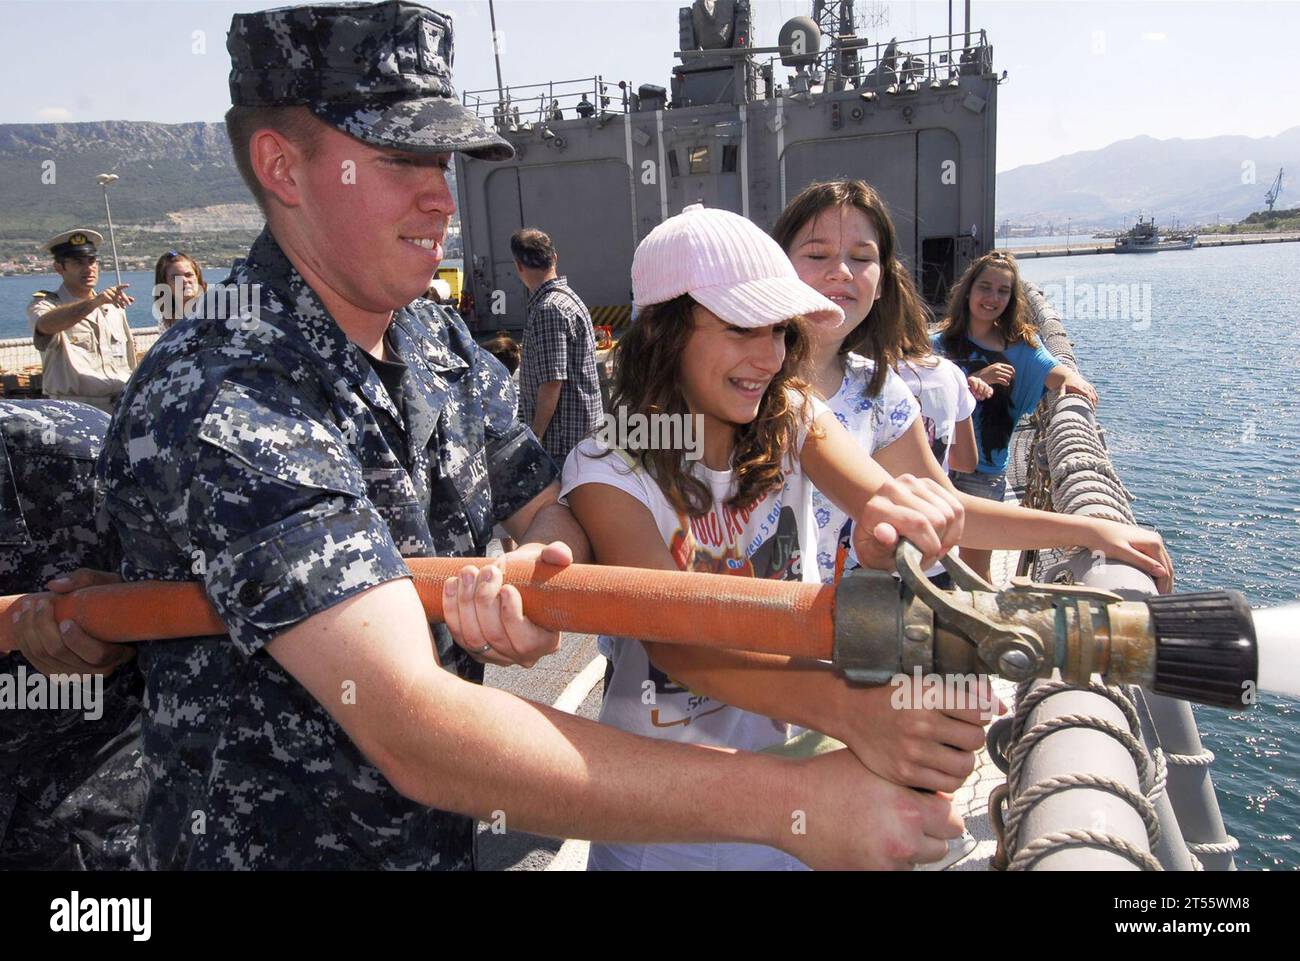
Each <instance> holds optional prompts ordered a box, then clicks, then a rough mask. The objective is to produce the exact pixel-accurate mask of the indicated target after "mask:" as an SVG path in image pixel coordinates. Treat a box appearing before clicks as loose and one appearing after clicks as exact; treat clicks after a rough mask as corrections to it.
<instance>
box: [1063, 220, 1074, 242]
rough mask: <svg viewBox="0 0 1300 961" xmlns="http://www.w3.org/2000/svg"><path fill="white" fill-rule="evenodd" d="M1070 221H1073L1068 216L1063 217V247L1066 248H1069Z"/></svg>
mask: <svg viewBox="0 0 1300 961" xmlns="http://www.w3.org/2000/svg"><path fill="white" fill-rule="evenodd" d="M1072 222H1073V221H1072V218H1070V217H1066V218H1065V249H1066V250H1069V249H1070V224H1071V223H1072Z"/></svg>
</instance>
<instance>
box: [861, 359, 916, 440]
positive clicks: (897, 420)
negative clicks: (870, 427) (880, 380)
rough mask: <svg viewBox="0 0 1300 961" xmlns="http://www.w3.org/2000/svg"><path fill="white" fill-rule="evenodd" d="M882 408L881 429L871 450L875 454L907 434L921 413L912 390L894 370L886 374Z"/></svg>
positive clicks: (881, 393) (882, 392)
mask: <svg viewBox="0 0 1300 961" xmlns="http://www.w3.org/2000/svg"><path fill="white" fill-rule="evenodd" d="M880 408H881V414H882V417H881V421H880V430H879V432H878V433H877V435H876V436H875V437H874V438H873V440H874V443H873V444H872V447H871V451H870V453H873V454H874V453H875V452H876V451H878V450H880V449H881V448H882V447H888V446H889V445H890V444H892V443H893V442H894V441H896V440H898V438H900V437H902V436H903V435H904V434H906V433H907V431H908V429H909V428H910V427H911V426H912V423H913V421H915V420H916V418H917V417H918V416H919V415H920V413H921V408H920V405H918V404H917V402H916V398H915V397H913V396H912V391H911V390H909V389H908V386H907V384H906V383H905V382H904V381H903V378H901V377H899V376H898V375H897V374H896V373H894V372H893V371H892V370H891V371H890V372H889V373H888V374H886V375H885V386H884V387H882V388H881V390H880Z"/></svg>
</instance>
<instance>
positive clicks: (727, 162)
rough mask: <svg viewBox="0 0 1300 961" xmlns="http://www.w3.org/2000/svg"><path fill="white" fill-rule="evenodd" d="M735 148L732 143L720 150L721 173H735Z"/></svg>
mask: <svg viewBox="0 0 1300 961" xmlns="http://www.w3.org/2000/svg"><path fill="white" fill-rule="evenodd" d="M737 152H738V151H737V148H736V145H735V144H734V143H729V144H725V145H724V146H723V148H722V172H723V173H724V174H734V173H735V172H736V155H737Z"/></svg>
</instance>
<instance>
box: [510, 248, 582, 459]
mask: <svg viewBox="0 0 1300 961" xmlns="http://www.w3.org/2000/svg"><path fill="white" fill-rule="evenodd" d="M510 252H511V253H512V254H513V255H514V258H515V269H516V270H517V271H518V272H519V279H520V280H522V281H523V283H524V286H525V287H527V288H528V320H527V326H526V327H525V328H524V343H523V364H522V366H521V367H520V370H519V419H520V420H521V421H523V422H524V423H525V424H529V425H531V426H532V428H533V433H534V434H536V435H537V437H538V438H539V439H540V440H541V442H542V446H543V447H545V448H546V452H547V453H548V454H550V455H551V457H552V458H554V459H555V462H556V464H559V465H561V466H562V465H563V464H564V459H565V458H566V457H568V456H569V451H571V450H572V449H573V448H574V447H575V446H577V443H578V441H580V440H582V438H584V437H585V436H587V434H589V433H591V432H592V431H593V430H595V429H596V428H597V427H598V426H599V424H600V416H601V406H600V381H599V379H598V377H597V375H596V337H595V334H594V332H593V331H592V329H591V314H589V313H588V312H587V307H586V305H585V304H584V303H583V302H582V300H581V299H580V298H579V297H578V295H577V294H575V293H574V292H573V288H571V287H570V286H569V285H568V283H566V281H565V278H564V277H561V276H559V275H558V274H556V271H555V265H556V263H557V261H558V258H557V257H556V255H555V248H554V247H553V246H552V245H551V238H550V237H548V236H547V235H546V234H545V233H543V232H542V231H540V230H537V229H536V228H533V227H529V228H526V229H524V230H520V231H516V232H515V234H514V236H512V237H511V238H510Z"/></svg>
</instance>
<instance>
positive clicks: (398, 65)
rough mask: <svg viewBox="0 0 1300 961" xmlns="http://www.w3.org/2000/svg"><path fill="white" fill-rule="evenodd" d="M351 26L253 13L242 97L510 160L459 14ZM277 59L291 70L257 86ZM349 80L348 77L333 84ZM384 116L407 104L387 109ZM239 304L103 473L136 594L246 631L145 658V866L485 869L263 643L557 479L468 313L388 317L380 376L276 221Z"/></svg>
mask: <svg viewBox="0 0 1300 961" xmlns="http://www.w3.org/2000/svg"><path fill="white" fill-rule="evenodd" d="M344 9H345V8H320V9H313V8H293V9H287V10H277V11H270V12H267V13H260V14H250V15H238V16H236V17H235V18H234V21H233V23H232V27H231V31H230V35H229V41H228V45H229V49H230V52H231V57H232V62H233V70H232V73H231V93H232V100H233V102H234V104H235V105H236V106H241V105H245V106H262V105H282V104H285V103H295V102H302V101H303V100H304V99H307V100H310V101H311V102H312V109H313V111H314V113H315V114H316V115H317V116H319V117H321V118H323V119H326V120H328V121H330V122H332V123H333V124H335V125H336V126H337V127H338V128H340V129H342V130H344V131H347V132H348V133H350V134H356V135H364V136H365V139H366V140H368V141H370V142H372V143H374V142H382V143H390V142H394V141H398V142H401V143H402V145H403V146H404V148H405V149H408V150H415V149H428V148H430V147H436V148H438V150H440V151H448V152H449V151H451V150H453V149H463V150H465V151H466V152H468V153H471V154H473V155H475V156H486V157H500V156H508V155H509V154H510V152H511V151H510V148H509V147H508V145H506V144H504V142H503V141H501V140H499V139H497V138H496V137H495V136H494V135H492V134H490V133H489V132H488V131H486V130H485V129H484V128H483V127H482V125H481V124H477V123H470V122H469V121H468V120H467V115H466V113H465V112H464V111H463V110H462V109H461V108H460V107H459V105H458V104H457V103H456V102H455V100H454V99H452V98H453V97H454V93H453V91H452V89H451V84H450V77H449V73H448V70H449V65H450V61H451V30H450V22H449V20H448V19H447V18H444V17H442V15H440V14H437V13H434V12H432V11H428V10H424V9H423V8H419V7H412V6H411V5H407V4H400V5H399V4H381V5H378V6H377V7H375V8H353V10H350V11H347V13H346V14H344V13H341V12H340V11H342V10H344ZM326 27H327V28H328V29H323V28H326ZM354 55H355V57H356V59H355V61H354V59H353V58H354ZM273 62H288V63H292V64H294V65H295V67H296V68H297V69H296V70H295V71H294V72H292V73H286V72H285V71H284V70H283V69H275V70H272V69H265V67H266V65H267V64H270V63H273ZM354 64H355V66H354ZM340 65H341V66H342V68H344V69H346V70H349V71H350V73H347V74H341V73H339V72H337V71H335V72H331V73H327V72H326V70H327V69H330V68H333V67H338V66H340ZM397 69H400V72H395V70H397ZM384 98H387V99H388V100H389V101H392V100H393V98H397V99H398V100H401V101H404V102H403V103H401V104H398V105H397V106H396V107H394V108H392V109H389V110H388V111H387V113H381V111H382V110H383V109H384V107H383V104H382V103H380V104H378V105H377V104H376V100H377V99H378V100H381V101H382V100H383V99H384ZM414 98H420V99H414ZM429 98H432V99H429ZM365 175H366V174H365V172H364V171H363V172H362V176H365ZM444 229H445V227H444ZM420 255H421V256H423V255H424V252H423V251H421V252H420ZM434 267H436V263H433V264H432V265H431V266H430V268H429V272H428V275H426V277H425V280H426V281H427V276H429V275H432V273H433V269H434ZM227 286H228V287H233V288H234V289H243V290H247V291H254V290H255V291H256V292H257V293H256V298H257V307H256V309H255V310H253V311H250V312H247V313H245V314H244V315H243V316H242V317H234V318H225V319H222V318H211V317H209V318H204V319H203V320H201V321H200V322H199V323H195V324H188V325H185V326H183V327H179V328H176V329H173V330H172V331H170V332H169V333H168V335H167V336H166V337H164V338H163V339H161V340H160V341H159V343H158V344H157V346H155V347H154V348H153V349H152V350H151V351H150V353H149V354H148V355H147V356H146V358H145V361H144V364H143V366H142V368H141V371H140V376H139V377H138V378H137V381H136V382H135V383H134V384H133V389H132V390H131V391H129V392H128V393H127V395H126V397H125V398H124V400H123V410H122V416H121V417H120V419H119V420H118V421H117V422H115V425H114V430H113V432H112V435H111V436H110V438H109V441H108V444H107V450H106V455H105V458H104V467H105V481H106V483H107V484H108V485H109V487H110V488H111V491H110V495H109V508H110V511H111V513H112V515H113V519H114V522H115V524H116V526H117V527H118V529H119V531H120V533H121V535H122V537H123V543H124V549H125V555H126V556H125V560H124V563H123V566H122V573H123V576H124V578H125V579H127V580H136V579H142V578H156V579H167V580H185V579H190V578H193V577H195V576H196V575H197V576H198V577H200V578H201V579H202V580H203V583H204V586H205V588H206V590H207V593H208V595H209V597H210V598H211V599H212V601H213V602H214V604H215V605H216V607H217V609H218V611H220V613H221V615H222V617H223V618H224V620H225V621H226V623H227V624H228V625H229V627H230V630H231V634H230V636H229V637H228V638H224V639H220V640H214V639H211V638H208V639H204V640H198V641H177V642H174V643H159V644H151V645H145V646H144V647H143V648H142V650H141V654H140V659H141V662H142V666H143V668H144V670H145V673H146V677H147V702H146V703H147V716H146V721H145V755H146V767H147V774H148V783H149V793H148V801H147V806H146V810H145V815H144V828H143V830H144V839H143V840H144V844H143V847H144V850H145V855H146V862H147V863H148V864H149V865H150V866H155V867H182V866H183V867H190V868H263V867H268V868H354V867H368V868H435V867H436V868H465V867H469V866H470V865H471V860H472V837H473V825H472V822H471V820H470V819H468V818H465V817H462V816H459V815H453V814H447V813H444V812H440V811H436V810H431V809H427V808H424V807H421V806H420V805H418V804H415V803H413V802H411V801H409V800H407V799H406V798H404V797H402V796H401V795H399V794H398V793H397V792H396V791H394V790H393V789H392V788H391V787H390V786H389V785H388V784H387V783H386V782H385V781H384V779H383V777H382V776H381V775H380V773H379V772H378V771H377V770H376V768H375V767H374V766H372V765H371V764H369V763H368V762H367V761H366V759H365V758H364V757H363V756H362V755H361V753H360V752H359V751H358V750H357V748H356V747H355V746H354V745H353V744H352V743H351V742H350V741H349V740H348V737H347V735H346V734H345V733H344V732H343V731H342V730H341V729H340V727H339V726H338V725H337V724H336V723H334V722H333V721H332V720H331V718H330V715H329V714H328V713H327V712H326V710H325V709H324V708H322V706H321V705H320V704H318V703H317V702H316V701H315V700H313V698H312V696H311V695H310V694H309V693H307V691H305V690H304V689H303V688H302V687H301V686H300V685H299V684H297V683H296V682H295V681H294V679H293V678H292V677H291V676H289V675H288V674H287V673H286V672H285V671H284V670H283V669H282V668H281V667H280V666H279V665H278V664H277V663H276V661H275V660H274V659H272V658H271V657H269V656H267V654H266V653H265V651H264V648H265V646H266V645H267V644H268V643H269V642H270V641H271V640H272V639H273V638H275V637H276V636H277V634H279V633H280V632H282V631H284V630H285V629H286V628H287V627H289V626H290V625H293V624H295V623H296V622H299V621H302V620H303V619H304V618H307V617H308V616H310V615H312V614H314V613H316V612H318V611H321V610H323V609H325V608H328V607H330V606H331V605H333V604H336V603H338V602H339V601H340V600H342V599H344V598H347V597H349V596H351V595H354V594H356V593H358V592H359V591H362V590H364V589H366V588H368V587H372V586H374V585H377V584H380V583H383V582H384V581H387V580H390V579H393V578H401V577H404V576H407V574H408V571H407V569H406V566H405V564H404V561H403V557H406V556H432V555H481V554H482V553H484V548H485V547H486V545H487V542H488V540H489V539H490V535H491V531H492V528H493V525H494V524H495V523H497V522H498V521H501V520H503V519H505V518H509V517H511V516H512V515H514V514H515V513H516V512H517V511H518V510H519V509H520V508H522V507H524V506H525V505H527V504H529V503H530V502H531V501H532V500H533V499H534V498H536V497H538V495H540V494H542V493H543V492H545V491H547V490H548V488H550V487H551V485H552V483H553V481H554V480H555V478H556V476H557V470H556V466H555V465H554V464H553V463H552V462H551V461H550V460H549V459H548V458H547V456H546V454H545V452H544V451H543V450H542V449H541V447H540V446H539V444H538V443H537V441H536V439H535V438H534V437H533V436H532V434H531V433H530V432H529V431H528V429H527V428H526V427H524V426H523V425H522V424H520V423H519V422H517V421H516V420H515V417H514V409H515V394H514V388H513V385H512V382H511V379H510V377H509V376H508V375H507V374H506V372H505V370H504V368H503V367H501V365H500V364H499V363H498V362H497V361H496V360H495V358H493V357H492V356H491V355H490V354H488V353H486V352H485V351H481V350H479V349H478V348H477V347H476V345H475V343H474V340H473V338H472V337H471V336H470V334H469V332H468V331H467V329H466V328H465V326H464V324H463V322H462V321H461V320H460V319H459V318H458V317H457V316H456V315H455V314H454V313H452V312H449V311H447V310H444V309H441V308H439V307H438V306H436V305H434V304H433V303H431V302H429V301H425V300H416V301H414V302H412V303H411V304H410V305H409V306H407V307H406V308H405V309H399V310H397V311H396V312H395V313H394V315H393V319H392V323H391V326H390V327H389V328H388V330H387V333H386V335H385V336H384V340H383V348H382V350H383V352H384V354H385V356H386V358H387V360H382V359H380V358H378V357H377V356H371V355H368V354H367V353H366V352H365V351H363V350H362V349H361V348H360V347H359V346H358V345H357V344H356V343H354V342H352V341H350V340H349V338H348V336H347V335H346V334H345V333H344V332H343V330H342V329H340V327H339V325H338V324H337V323H336V322H335V320H334V319H333V318H332V317H331V314H330V312H329V310H327V309H326V308H325V306H324V305H323V304H322V302H321V299H320V298H319V297H318V296H317V294H316V292H315V291H314V290H313V289H312V287H311V286H309V284H308V283H307V282H306V281H305V280H304V278H303V276H302V275H301V274H300V273H299V272H298V270H296V269H295V267H294V265H293V263H291V262H290V260H289V258H288V257H287V255H286V253H285V252H284V250H282V249H281V247H280V245H279V244H278V243H277V241H276V238H275V236H273V234H272V233H271V230H270V228H268V229H267V230H265V231H264V232H263V233H262V235H261V236H260V237H259V238H258V239H257V241H256V242H255V243H254V244H253V246H252V249H251V250H250V251H249V254H248V257H247V259H246V260H245V261H244V263H243V264H242V265H241V266H240V267H239V268H238V269H237V270H236V272H235V273H234V274H233V275H232V276H231V277H230V278H229V279H228V281H227ZM251 296H252V295H250V298H246V299H251ZM435 639H436V642H437V649H438V653H439V656H440V659H441V661H442V664H443V666H444V667H446V668H447V669H449V670H452V671H455V672H456V673H457V674H458V675H460V676H461V677H464V678H469V679H472V680H475V681H479V680H481V678H482V670H483V668H482V665H481V664H480V663H478V662H476V661H475V660H473V659H472V658H471V657H470V656H468V654H467V653H466V652H465V651H464V650H463V649H462V648H460V647H458V646H457V645H455V644H454V643H452V640H451V637H450V635H449V634H448V632H447V629H446V628H445V627H444V626H443V625H441V624H439V625H437V628H436V630H435Z"/></svg>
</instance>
